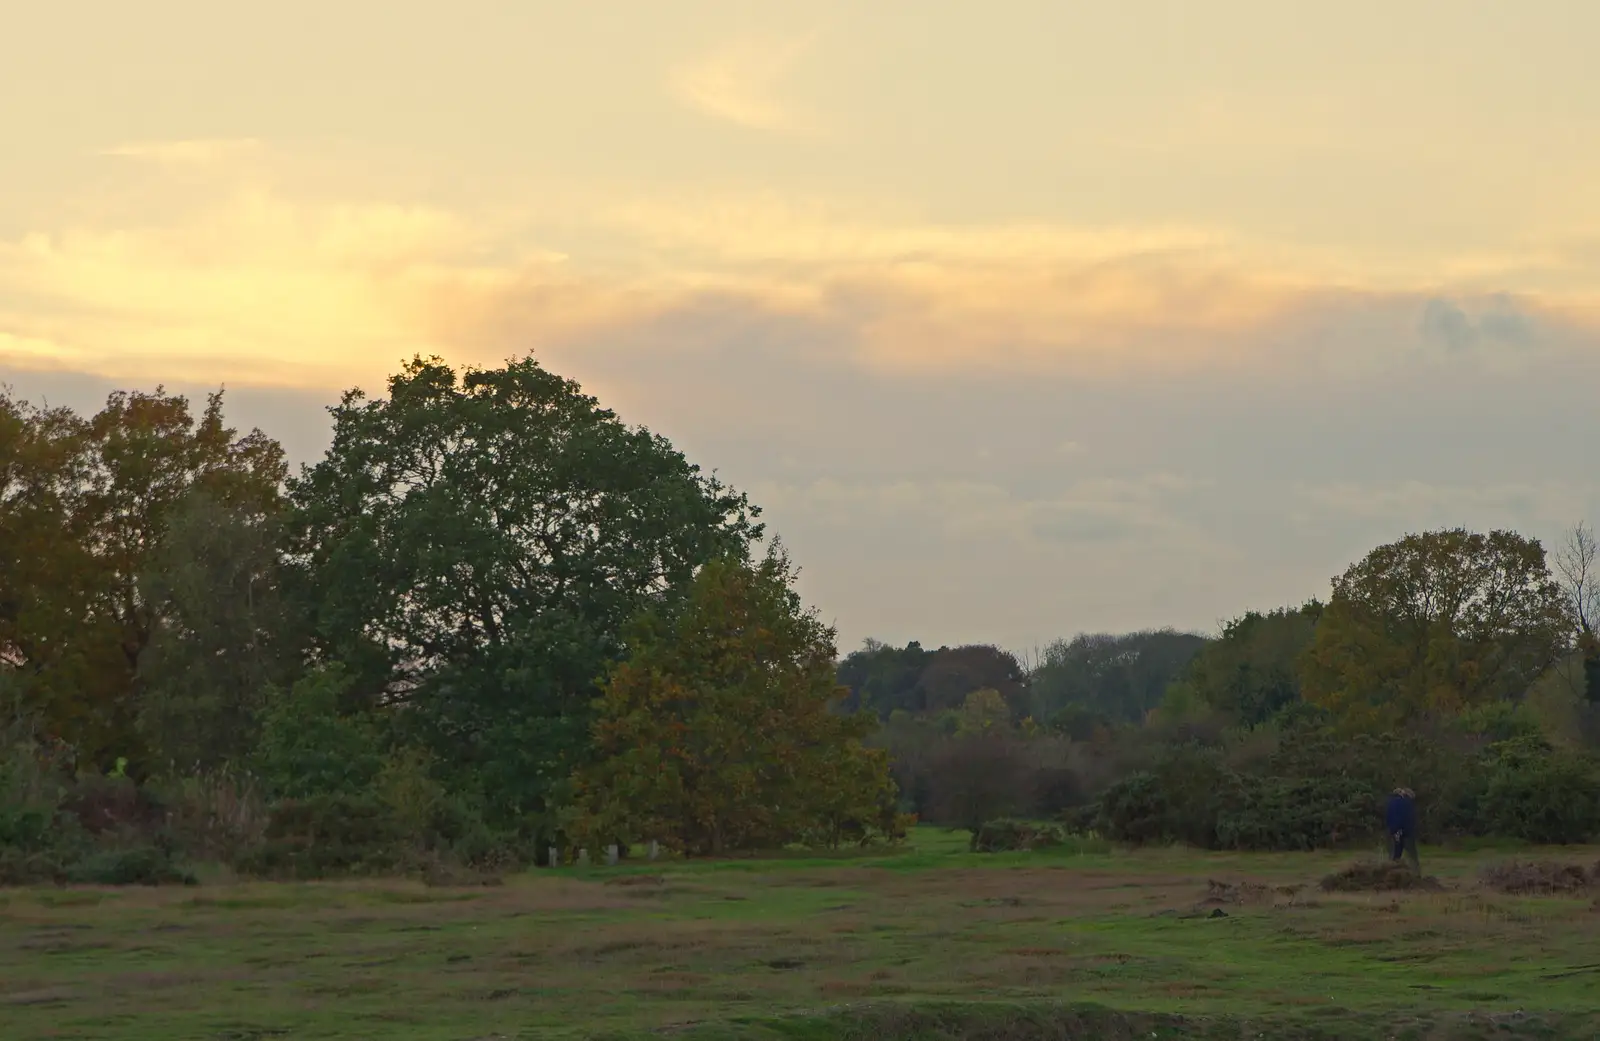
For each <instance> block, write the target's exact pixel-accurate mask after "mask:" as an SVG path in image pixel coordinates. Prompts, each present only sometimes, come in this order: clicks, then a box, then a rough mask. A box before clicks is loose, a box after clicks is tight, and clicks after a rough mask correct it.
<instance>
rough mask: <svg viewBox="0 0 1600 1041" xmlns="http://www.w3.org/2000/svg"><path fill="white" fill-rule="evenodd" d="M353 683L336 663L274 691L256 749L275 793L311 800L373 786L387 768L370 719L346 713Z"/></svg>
mask: <svg viewBox="0 0 1600 1041" xmlns="http://www.w3.org/2000/svg"><path fill="white" fill-rule="evenodd" d="M350 686H351V680H350V678H349V676H348V675H347V674H346V673H345V671H344V670H343V669H342V668H339V667H337V666H334V667H330V668H326V669H322V670H320V671H317V672H312V673H309V674H308V675H306V676H305V677H303V678H302V679H300V680H299V681H298V682H296V683H295V684H294V686H293V687H291V688H290V689H289V690H288V691H287V692H276V693H274V694H273V695H272V697H271V699H270V700H269V702H268V706H267V711H266V716H265V721H264V725H263V726H262V731H261V745H260V747H259V748H258V749H257V751H256V766H257V768H258V770H259V773H260V776H261V778H262V780H263V781H264V782H265V783H266V785H267V788H268V790H269V792H270V794H271V795H273V796H275V797H277V798H286V799H305V798H308V797H312V796H320V795H355V794H358V793H361V792H365V791H367V790H368V789H370V788H371V786H372V783H373V781H374V780H375V779H376V778H377V776H378V774H379V772H380V771H381V770H382V769H383V765H384V763H383V754H382V750H381V745H380V742H379V740H378V735H377V733H376V732H375V731H374V729H373V727H372V726H371V725H370V723H369V722H368V721H367V720H365V719H360V718H355V717H351V716H347V715H344V714H343V713H342V712H341V709H340V702H341V700H342V699H343V698H344V697H345V695H346V694H347V692H348V690H349V688H350Z"/></svg>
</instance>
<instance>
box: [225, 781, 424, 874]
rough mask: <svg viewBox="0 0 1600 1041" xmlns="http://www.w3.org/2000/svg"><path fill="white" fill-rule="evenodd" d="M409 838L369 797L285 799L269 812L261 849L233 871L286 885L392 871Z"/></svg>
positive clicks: (382, 805)
mask: <svg viewBox="0 0 1600 1041" xmlns="http://www.w3.org/2000/svg"><path fill="white" fill-rule="evenodd" d="M410 837H411V836H409V835H408V834H407V832H406V831H405V828H404V827H403V825H402V823H401V822H400V820H399V819H398V818H397V817H396V816H395V813H394V811H393V809H392V808H391V807H390V806H389V805H388V804H386V803H385V802H383V801H382V800H381V799H378V798H376V797H373V796H370V795H360V796H352V795H318V796H313V797H311V798H307V799H286V800H284V801H282V802H279V803H277V804H275V805H274V806H273V807H272V809H271V812H270V814H269V816H268V818H267V827H266V834H265V836H264V838H263V840H262V843H261V845H260V846H259V847H258V848H257V849H255V850H252V851H250V852H249V853H247V854H246V855H244V856H243V857H241V858H240V859H239V861H238V862H236V864H235V867H236V868H237V869H238V870H240V871H241V872H244V873H246V874H253V875H261V876H264V877H268V878H292V879H313V878H327V877H331V876H338V875H359V874H373V873H381V872H385V871H393V870H396V869H398V868H399V867H401V866H402V865H403V864H404V863H405V862H406V860H407V853H408V851H409V850H410V848H411V847H410V845H409V844H408V842H407V840H408V839H409V838H410Z"/></svg>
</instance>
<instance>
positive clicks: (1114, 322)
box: [0, 172, 1600, 443]
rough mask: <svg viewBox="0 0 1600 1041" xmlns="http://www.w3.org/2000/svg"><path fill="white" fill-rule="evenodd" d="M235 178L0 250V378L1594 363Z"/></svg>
mask: <svg viewBox="0 0 1600 1041" xmlns="http://www.w3.org/2000/svg"><path fill="white" fill-rule="evenodd" d="M242 180H243V181H244V182H245V183H246V184H247V185H248V186H240V184H239V183H235V175H234V174H232V173H228V172H222V173H219V174H217V175H216V176H215V177H212V178H210V179H205V178H202V179H201V181H199V182H198V183H196V182H187V183H185V185H184V186H183V188H184V194H183V195H181V196H180V197H181V198H183V199H184V200H186V201H184V202H183V203H182V204H181V206H180V205H179V204H177V203H175V202H174V201H173V200H172V199H170V198H168V199H165V200H164V202H165V205H164V206H162V207H148V208H138V207H137V202H138V198H137V197H136V198H135V202H134V203H131V204H130V208H129V211H128V212H127V213H125V214H124V215H123V216H124V218H125V219H124V220H123V221H121V222H112V221H106V220H102V221H97V222H86V223H81V224H77V225H69V226H64V227H47V228H43V229H37V230H34V231H31V232H28V233H26V234H23V235H20V236H18V237H14V238H11V239H9V240H5V239H0V360H9V361H10V362H11V363H13V364H17V365H22V366H25V367H29V368H40V367H50V366H57V367H60V366H70V367H76V368H80V369H83V370H86V371H98V372H114V373H126V374H137V373H140V372H157V373H159V374H160V375H161V376H162V377H163V378H171V379H177V378H182V377H195V378H199V377H202V376H210V377H214V376H217V375H222V376H226V377H227V378H230V379H235V380H241V379H243V380H251V381H257V382H268V383H278V384H293V385H298V386H331V385H340V384H346V383H348V382H350V381H351V380H357V379H359V380H364V381H368V382H370V381H372V380H374V379H377V378H381V376H382V375H383V374H385V373H387V372H388V371H390V369H391V368H392V367H393V365H394V364H395V363H396V362H397V361H398V360H399V359H401V358H403V357H406V356H409V355H410V354H412V353H424V354H428V353H439V354H443V355H445V356H446V357H449V358H452V359H454V360H457V361H470V362H483V361H497V360H500V359H503V358H504V357H506V356H508V355H510V354H513V353H523V352H526V351H530V350H532V351H538V352H544V353H547V354H552V353H553V354H565V355H566V356H580V355H582V354H584V353H585V352H595V351H601V352H604V351H607V350H611V349H613V348H614V347H615V346H616V345H645V346H647V348H648V350H650V351H654V352H656V353H657V354H660V353H661V352H668V353H671V352H693V353H701V354H703V353H705V352H706V351H710V350H717V351H723V352H725V353H726V354H727V356H728V359H729V361H728V364H734V365H738V364H742V363H743V362H741V361H740V360H739V359H741V358H748V357H752V356H753V355H752V353H751V352H758V353H759V352H762V351H784V352H791V353H794V354H796V355H812V356H817V357H821V356H824V355H826V356H827V357H829V358H835V359H843V360H845V361H847V362H848V363H850V364H852V365H854V366H856V367H857V368H859V369H860V370H862V371H869V370H870V371H875V372H884V373H917V374H922V375H925V376H928V377H929V378H940V377H941V374H943V375H949V374H954V373H962V374H967V375H971V374H983V375H985V376H986V377H990V378H1031V377H1033V376H1036V375H1038V374H1041V373H1056V372H1070V373H1073V374H1075V375H1077V376H1079V377H1081V378H1085V379H1129V378H1136V379H1137V378H1142V379H1172V378H1175V377H1177V376H1179V375H1183V374H1187V375H1191V376H1192V375H1196V374H1204V373H1211V372H1217V371H1228V372H1233V373H1238V374H1241V375H1243V376H1246V377H1247V378H1249V379H1251V380H1255V381H1261V380H1266V379H1271V378H1284V379H1287V378H1298V377H1297V376H1296V374H1300V375H1303V374H1304V373H1305V372H1307V371H1310V370H1312V369H1315V370H1316V371H1321V372H1325V373H1333V372H1342V373H1347V374H1348V373H1357V372H1363V371H1365V372H1371V371H1382V370H1383V367H1384V366H1391V365H1393V364H1395V362H1394V359H1395V358H1396V357H1403V356H1409V355H1410V354H1415V353H1416V352H1417V351H1419V350H1420V351H1426V350H1427V349H1439V350H1444V351H1447V352H1456V353H1459V352H1460V351H1462V350H1464V349H1466V348H1467V347H1470V346H1472V345H1486V344H1515V345H1518V346H1519V347H1522V348H1525V350H1522V351H1519V352H1514V354H1515V356H1516V357H1517V358H1524V357H1532V356H1533V354H1534V353H1535V352H1536V351H1537V350H1556V349H1559V350H1581V351H1593V350H1594V349H1595V348H1596V347H1597V346H1600V309H1597V308H1595V307H1594V305H1593V302H1592V301H1593V299H1594V298H1592V297H1591V298H1584V297H1581V296H1574V297H1568V298H1564V299H1557V300H1548V299H1545V298H1539V297H1534V296H1530V295H1523V296H1519V297H1510V296H1482V295H1476V296H1474V295H1458V296H1446V295H1441V294H1439V293H1438V292H1437V291H1433V292H1431V293H1427V294H1424V293H1420V292H1417V291H1414V290H1412V289H1409V288H1406V287H1405V286H1396V287H1391V288H1381V287H1377V288H1367V289H1352V288H1349V287H1347V286H1342V285H1340V284H1338V283H1337V282H1335V281H1331V280H1329V279H1328V278H1327V277H1325V274H1324V272H1323V271H1322V269H1320V268H1319V267H1318V266H1317V264H1316V263H1315V262H1314V261H1309V260H1308V261H1306V262H1304V263H1302V264H1296V263H1294V262H1292V259H1290V260H1285V259H1284V258H1283V257H1282V256H1277V255H1274V254H1273V253H1272V252H1271V251H1270V250H1268V249H1266V248H1264V247H1262V246H1261V245H1260V244H1258V243H1251V242H1248V241H1244V240H1241V239H1239V238H1237V237H1234V236H1230V235H1228V234H1226V233H1225V232H1223V231H1221V230H1219V229H1215V228H1205V227H1197V226H1181V225H1175V226H1154V227H1145V228H1140V227H1098V228H1095V227H1075V226H1070V225H1061V224H1049V223H991V224H956V223H934V222H929V221H926V220H918V219H916V218H915V216H914V215H907V214H894V213H873V212H858V211H851V210H848V209H843V208H839V207H824V206H818V205H806V204H803V203H796V202H790V201H785V200H779V199H772V198H765V197H739V198H723V199H715V198H710V199H708V198H677V199H669V198H650V197H636V198H634V199H632V200H631V201H630V200H621V201H618V200H615V199H611V200H604V199H598V198H591V199H588V200H587V201H584V200H582V197H581V196H580V197H578V198H579V199H580V201H579V202H577V203H575V202H574V201H573V199H568V198H563V199H560V200H558V201H556V202H552V203H550V204H549V205H546V206H544V207H542V208H541V207H526V208H523V209H520V210H517V211H502V210H495V209H491V208H487V207H485V208H481V209H471V208H465V207H463V208H453V209H452V208H445V207H441V206H437V205H418V204H411V203H406V202H402V201H382V200H379V199H369V200H366V201H362V202H347V201H340V200H338V199H316V198H311V197H308V196H296V195H293V194H288V193H285V192H284V191H283V190H281V189H274V188H271V187H268V186H265V185H263V184H260V183H256V181H255V180H254V179H253V178H248V177H246V178H242ZM140 190H146V191H153V190H154V189H151V188H150V187H149V186H145V187H144V188H141V189H140ZM589 203H592V205H590V204H589ZM175 206H176V207H177V208H176V209H175V208H174V207H175ZM1596 292H1597V294H1600V287H1596ZM1586 308H1587V309H1586ZM1419 312H1420V313H1421V314H1422V318H1421V320H1420V322H1419V320H1418V318H1417V315H1418V313H1419ZM1408 352H1409V353H1408ZM1480 353H1483V352H1480ZM1491 353H1492V352H1491ZM1499 353H1500V355H1502V356H1503V357H1502V358H1501V359H1500V361H1499V362H1498V363H1501V364H1514V363H1516V362H1515V359H1514V358H1512V354H1510V353H1507V352H1499ZM1507 359H1511V360H1509V361H1508V360H1507ZM1484 360H1485V361H1493V360H1494V359H1493V358H1486V359H1484ZM669 378H670V377H669ZM750 407H753V406H751V405H750V404H749V403H748V402H743V403H736V404H730V405H729V408H731V409H735V410H739V409H748V408H750ZM1054 443H1059V438H1056V440H1055V442H1054Z"/></svg>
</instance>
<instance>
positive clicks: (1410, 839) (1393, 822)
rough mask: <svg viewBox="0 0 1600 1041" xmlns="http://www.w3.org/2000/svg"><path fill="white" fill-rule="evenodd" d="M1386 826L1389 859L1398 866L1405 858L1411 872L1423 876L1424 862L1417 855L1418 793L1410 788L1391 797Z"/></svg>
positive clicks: (1399, 790) (1385, 818) (1395, 791)
mask: <svg viewBox="0 0 1600 1041" xmlns="http://www.w3.org/2000/svg"><path fill="white" fill-rule="evenodd" d="M1384 825H1385V828H1386V829H1387V831H1388V832H1389V859H1390V860H1391V861H1393V862H1394V863H1396V864H1398V863H1400V859H1401V858H1402V857H1404V858H1405V859H1406V861H1407V863H1408V864H1409V865H1410V867H1411V870H1412V871H1415V872H1417V873H1418V874H1421V873H1422V860H1421V857H1420V856H1419V855H1418V853H1417V793H1416V792H1414V791H1412V790H1411V789H1410V788H1396V789H1395V790H1394V794H1393V795H1391V796H1389V808H1388V812H1387V813H1385V814H1384Z"/></svg>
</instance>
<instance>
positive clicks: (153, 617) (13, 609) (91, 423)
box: [0, 388, 285, 768]
mask: <svg viewBox="0 0 1600 1041" xmlns="http://www.w3.org/2000/svg"><path fill="white" fill-rule="evenodd" d="M284 477H285V468H284V463H283V452H282V450H281V449H280V448H279V446H278V444H277V443H276V442H275V441H273V440H271V439H270V438H268V437H266V435H264V434H262V433H261V432H260V431H259V430H257V431H252V432H251V433H249V434H245V435H243V436H240V435H239V434H238V433H237V432H236V431H235V430H233V429H231V428H229V427H228V426H227V425H226V424H225V423H224V421H223V413H222V394H221V392H220V391H219V392H217V393H215V394H212V395H211V396H210V397H209V398H208V399H207V403H206V407H205V409H204V411H203V412H202V413H201V414H200V415H199V416H198V417H196V416H195V415H193V414H192V412H191V411H190V408H189V402H188V399H186V398H183V397H180V396H175V395H169V394H167V393H166V392H165V391H164V390H162V389H161V388H157V389H156V391H155V392H154V393H151V394H144V393H128V392H120V391H119V392H117V393H114V394H112V395H111V396H110V397H109V398H108V399H107V401H106V405H105V408H103V409H102V410H101V411H100V412H99V413H97V414H96V415H94V416H92V417H90V418H89V419H83V418H82V417H79V416H77V415H76V414H74V413H72V412H70V411H68V410H65V409H38V408H35V407H33V406H31V405H29V404H28V403H26V402H22V401H18V400H16V399H14V398H12V397H11V396H10V395H0V547H3V548H0V654H3V655H4V656H5V658H6V659H7V660H8V661H9V662H10V663H11V664H12V665H13V666H14V667H15V668H16V669H17V670H18V672H19V674H20V675H21V676H22V677H23V681H22V682H23V684H24V686H25V687H26V689H27V693H28V701H29V703H30V706H31V709H32V711H34V712H35V713H36V714H37V715H38V717H39V719H40V722H41V723H42V725H43V726H44V727H45V728H46V729H47V730H48V731H49V732H50V733H51V734H53V735H54V736H56V737H58V738H61V739H63V740H65V741H67V742H69V743H71V744H73V745H74V746H76V747H77V749H78V751H79V753H80V755H81V756H82V757H83V758H84V759H85V760H86V762H87V763H95V764H98V765H100V766H102V767H103V766H106V765H109V763H110V761H111V760H112V758H114V757H116V756H118V755H125V756H126V757H128V758H129V759H130V760H132V761H133V762H134V764H135V765H136V767H141V768H142V767H144V766H147V765H148V764H147V763H146V762H144V756H143V753H142V749H141V743H140V740H139V733H138V730H137V728H136V726H135V720H136V718H137V716H138V713H139V707H140V695H141V692H142V690H143V687H144V675H143V671H142V666H143V665H144V659H145V652H146V651H147V650H148V648H149V647H150V645H151V642H152V640H154V639H155V638H156V637H157V635H158V634H159V633H160V632H161V630H162V628H163V626H164V625H166V624H167V622H168V619H169V616H170V613H171V608H172V604H171V602H170V600H169V599H168V598H167V597H165V596H164V595H162V593H161V592H160V591H158V590H156V589H155V588H153V587H152V586H151V584H150V582H149V581H148V579H149V576H150V572H151V567H152V564H153V562H154V561H155V560H156V559H157V558H158V557H159V556H160V554H161V553H162V552H163V551H164V549H165V548H166V547H167V545H168V543H169V541H170V536H169V525H170V523H171V521H172V518H173V517H174V516H175V515H176V514H177V513H178V511H179V510H180V508H181V507H182V506H183V504H184V503H186V502H187V501H189V500H190V497H191V496H193V495H196V494H203V495H205V496H207V497H209V499H210V500H211V501H212V502H213V503H215V504H216V505H217V507H218V508H219V509H220V510H222V511H225V512H226V513H227V514H228V515H229V516H231V517H236V518H242V519H245V520H246V521H248V522H251V523H254V522H260V521H262V520H264V519H265V518H267V517H269V516H271V515H273V514H274V513H276V512H277V510H278V509H279V506H280V502H281V494H282V482H283V479H284Z"/></svg>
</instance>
